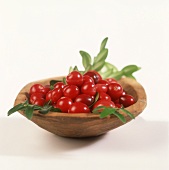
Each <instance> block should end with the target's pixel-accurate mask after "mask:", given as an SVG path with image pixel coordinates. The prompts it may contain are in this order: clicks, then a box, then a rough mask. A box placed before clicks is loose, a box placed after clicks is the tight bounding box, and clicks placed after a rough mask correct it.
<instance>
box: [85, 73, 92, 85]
mask: <svg viewBox="0 0 169 170" xmlns="http://www.w3.org/2000/svg"><path fill="white" fill-rule="evenodd" d="M85 83H94V80H93V79H92V78H91V77H90V76H88V75H84V76H83V84H85Z"/></svg>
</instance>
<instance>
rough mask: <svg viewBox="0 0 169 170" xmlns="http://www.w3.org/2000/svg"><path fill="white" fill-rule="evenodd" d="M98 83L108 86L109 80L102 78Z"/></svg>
mask: <svg viewBox="0 0 169 170" xmlns="http://www.w3.org/2000/svg"><path fill="white" fill-rule="evenodd" d="M98 84H105V85H106V86H108V85H109V82H108V81H107V80H100V81H99V82H98Z"/></svg>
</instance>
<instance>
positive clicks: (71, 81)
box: [66, 71, 83, 86]
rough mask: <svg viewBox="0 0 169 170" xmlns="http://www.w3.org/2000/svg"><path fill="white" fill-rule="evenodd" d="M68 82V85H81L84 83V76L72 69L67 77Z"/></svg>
mask: <svg viewBox="0 0 169 170" xmlns="http://www.w3.org/2000/svg"><path fill="white" fill-rule="evenodd" d="M66 82H67V84H68V85H76V86H81V85H82V84H83V76H82V75H81V74H80V73H79V72H78V71H72V72H71V73H69V75H68V76H67V77H66Z"/></svg>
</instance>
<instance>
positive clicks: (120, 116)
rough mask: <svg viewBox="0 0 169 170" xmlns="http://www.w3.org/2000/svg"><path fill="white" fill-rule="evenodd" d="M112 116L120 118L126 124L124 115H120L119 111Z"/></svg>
mask: <svg viewBox="0 0 169 170" xmlns="http://www.w3.org/2000/svg"><path fill="white" fill-rule="evenodd" d="M112 114H113V115H115V116H116V117H118V118H119V119H120V120H121V121H122V122H123V123H126V119H125V117H124V116H123V115H122V114H120V113H118V112H117V111H116V112H114V113H112Z"/></svg>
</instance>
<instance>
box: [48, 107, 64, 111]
mask: <svg viewBox="0 0 169 170" xmlns="http://www.w3.org/2000/svg"><path fill="white" fill-rule="evenodd" d="M50 111H51V112H62V111H61V110H60V109H59V108H54V107H52V108H51V110H50Z"/></svg>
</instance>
